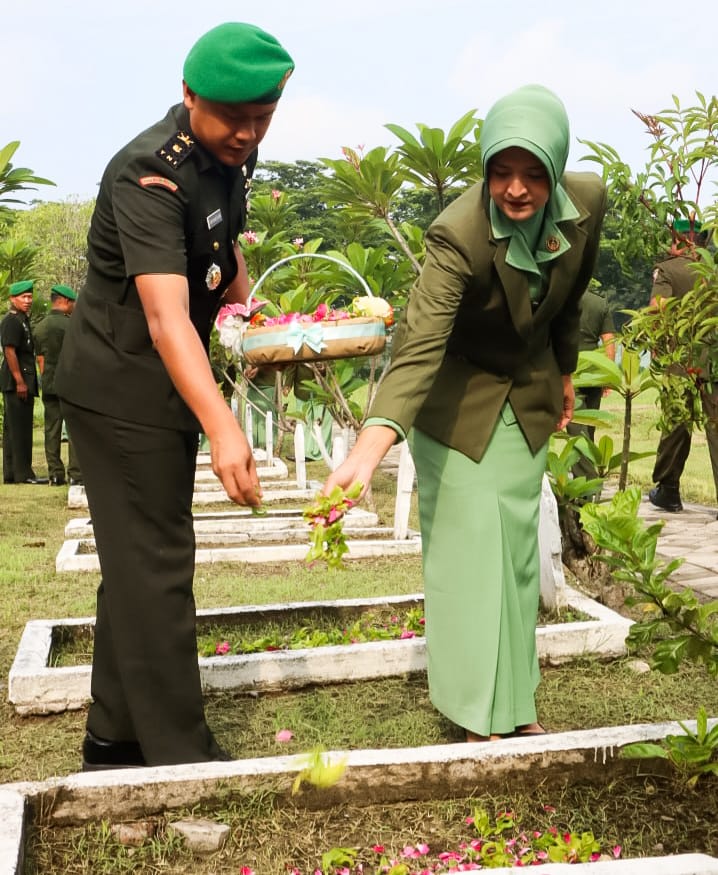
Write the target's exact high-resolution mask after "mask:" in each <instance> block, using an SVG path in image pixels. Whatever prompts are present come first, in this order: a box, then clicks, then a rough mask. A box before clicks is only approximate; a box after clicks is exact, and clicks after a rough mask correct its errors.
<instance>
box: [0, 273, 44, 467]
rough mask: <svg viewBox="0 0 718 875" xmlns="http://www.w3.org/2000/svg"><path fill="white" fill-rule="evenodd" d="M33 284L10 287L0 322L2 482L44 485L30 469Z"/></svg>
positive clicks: (33, 386)
mask: <svg viewBox="0 0 718 875" xmlns="http://www.w3.org/2000/svg"><path fill="white" fill-rule="evenodd" d="M34 285H35V284H34V281H33V280H22V281H21V282H17V283H13V284H12V285H11V286H10V310H9V312H8V313H7V314H6V315H5V316H4V317H3V320H2V322H0V344H2V351H3V361H2V365H0V389H2V393H3V400H4V403H5V412H4V416H3V441H2V444H3V454H2V455H3V482H4V483H33V484H38V483H47V480H46V479H44V478H42V477H38V476H37V475H36V474H35V471H34V470H33V467H32V422H33V411H34V407H35V396H36V395H37V371H36V369H35V347H34V344H33V339H32V331H31V330H30V316H29V314H30V310H31V309H32V296H33V290H34Z"/></svg>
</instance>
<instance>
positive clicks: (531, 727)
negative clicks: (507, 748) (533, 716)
mask: <svg viewBox="0 0 718 875" xmlns="http://www.w3.org/2000/svg"><path fill="white" fill-rule="evenodd" d="M546 734H547V733H546V730H545V729H544V728H543V726H542V725H541V724H540V723H529V724H527V725H526V726H517V727H516V729H515V730H514V731H513V732H512V733H511V735H510V736H509V738H529V737H533V736H535V735H546Z"/></svg>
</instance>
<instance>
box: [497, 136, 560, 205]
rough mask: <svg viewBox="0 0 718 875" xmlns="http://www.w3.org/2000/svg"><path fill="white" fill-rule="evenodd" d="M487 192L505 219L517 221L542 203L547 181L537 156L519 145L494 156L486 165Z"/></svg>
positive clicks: (547, 192) (547, 193)
mask: <svg viewBox="0 0 718 875" xmlns="http://www.w3.org/2000/svg"><path fill="white" fill-rule="evenodd" d="M488 179H489V194H490V195H491V198H492V199H493V201H494V203H495V204H496V206H497V207H498V208H499V209H500V210H501V212H503V213H505V214H506V215H507V216H508V217H509V219H513V220H514V221H515V222H521V221H523V220H525V219H528V218H530V217H531V216H533V214H534V213H536V212H537V211H538V210H540V209H541V208H542V207H544V206H545V205H546V202H547V201H548V199H549V197H550V195H551V181H550V180H549V177H548V173H547V172H546V168H545V167H544V166H543V164H542V163H541V162H540V161H539V159H538V158H537V157H536V156H535V155H532V154H531V152H528V151H527V150H526V149H522V148H521V147H520V146H509V148H508V149H502V151H501V152H499V153H498V154H496V155H494V157H493V158H492V159H491V160H490V161H489V168H488Z"/></svg>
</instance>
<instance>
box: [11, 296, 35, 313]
mask: <svg viewBox="0 0 718 875" xmlns="http://www.w3.org/2000/svg"><path fill="white" fill-rule="evenodd" d="M10 303H11V304H12V306H13V307H14V308H15V309H16V310H18V311H19V312H20V313H29V312H30V309H31V308H32V292H23V293H22V294H21V295H12V296H11V297H10Z"/></svg>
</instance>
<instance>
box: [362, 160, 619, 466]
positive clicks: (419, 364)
mask: <svg viewBox="0 0 718 875" xmlns="http://www.w3.org/2000/svg"><path fill="white" fill-rule="evenodd" d="M562 185H563V187H564V188H565V190H566V192H567V193H568V196H569V198H570V199H571V201H572V202H573V204H574V205H575V207H576V209H577V212H578V215H577V217H576V218H575V219H572V220H570V221H565V222H561V223H560V227H561V231H562V233H563V234H564V236H565V238H566V240H567V241H568V243H569V244H570V248H568V250H567V251H566V252H565V253H562V254H561V256H560V257H559V258H556V259H555V260H554V261H552V262H550V263H549V265H548V266H547V268H546V276H545V285H544V289H543V291H542V294H541V295H540V298H539V299H538V300H536V301H532V299H531V295H530V291H529V281H528V277H527V275H526V273H525V272H523V271H521V270H518V269H516V268H514V267H512V266H511V265H509V264H507V262H506V250H507V246H508V244H507V241H506V240H505V239H504V240H497V239H495V238H494V236H493V234H492V232H491V224H490V221H489V215H488V190H487V188H486V187H485V186H484V184H483V183H478V184H477V185H474V186H472V187H471V188H470V189H469V190H468V191H467V192H465V193H464V194H463V195H461V196H460V197H459V198H457V199H456V200H455V201H453V202H452V203H451V204H450V205H449V206H448V207H447V208H446V209H445V210H444V211H443V212H442V213H441V215H440V216H439V217H438V218H437V219H436V220H435V221H434V222H433V224H432V225H431V227H430V228H429V230H428V231H427V234H426V244H427V252H426V260H425V262H424V266H423V269H422V273H421V276H420V277H419V279H418V280H417V282H416V283H415V284H414V287H413V288H412V291H411V293H410V296H409V301H408V304H407V308H406V312H405V314H404V318H403V320H402V322H401V323H400V325H399V327H398V329H397V333H396V336H395V338H394V348H393V351H392V362H391V365H390V367H389V370H388V371H387V373H386V375H385V377H384V379H383V380H382V382H381V384H380V386H379V390H378V392H377V395H376V398H375V399H374V403H373V404H372V407H371V409H370V411H369V415H370V417H371V418H372V420H373V421H374V422H381V421H383V422H385V423H386V422H389V423H392V424H395V425H394V427H395V428H396V430H397V432H398V433H399V434H400V435H402V434H406V433H407V432H408V430H409V428H410V427H411V426H412V425H414V424H415V425H416V426H417V428H419V429H421V430H422V431H424V432H425V433H426V434H428V435H430V436H431V437H433V438H434V439H435V440H438V441H440V442H441V443H444V444H446V445H447V446H449V447H451V448H453V449H456V450H459V451H460V452H462V453H464V454H465V455H467V456H469V457H470V458H472V459H475V460H476V461H479V460H480V459H481V457H482V456H483V454H484V452H485V450H486V447H487V446H488V444H489V441H490V440H491V435H492V433H493V430H494V425H495V423H496V419H497V417H498V415H499V412H500V410H501V408H502V407H503V405H504V404H505V403H506V401H507V400H508V401H509V402H510V403H511V406H512V408H513V410H514V413H515V415H516V418H517V420H518V422H519V425H520V426H521V430H522V431H523V433H524V436H525V438H526V441H527V443H528V445H529V446H530V447H531V450H532V451H533V452H534V453H535V452H537V451H538V449H539V448H540V447H541V446H543V444H544V443H545V442H546V440H547V439H548V437H549V435H550V434H551V433H552V432H553V431H554V430H555V427H556V424H557V422H558V421H559V419H560V416H561V411H562V408H563V382H562V379H561V375H562V374H570V373H572V372H573V371H574V370H575V368H576V361H577V358H578V323H579V302H580V299H581V296H582V295H583V293H584V291H585V290H586V287H587V286H588V283H589V280H590V279H591V274H592V272H593V268H594V265H595V262H596V257H597V255H598V244H599V236H600V229H601V222H602V220H603V214H604V212H605V204H606V190H605V186H604V185H603V183H602V182H601V180H600V178H599V177H598V176H597V175H596V174H594V173H567V174H565V176H564V177H563V179H562ZM368 424H371V423H370V421H369V420H368Z"/></svg>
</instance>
